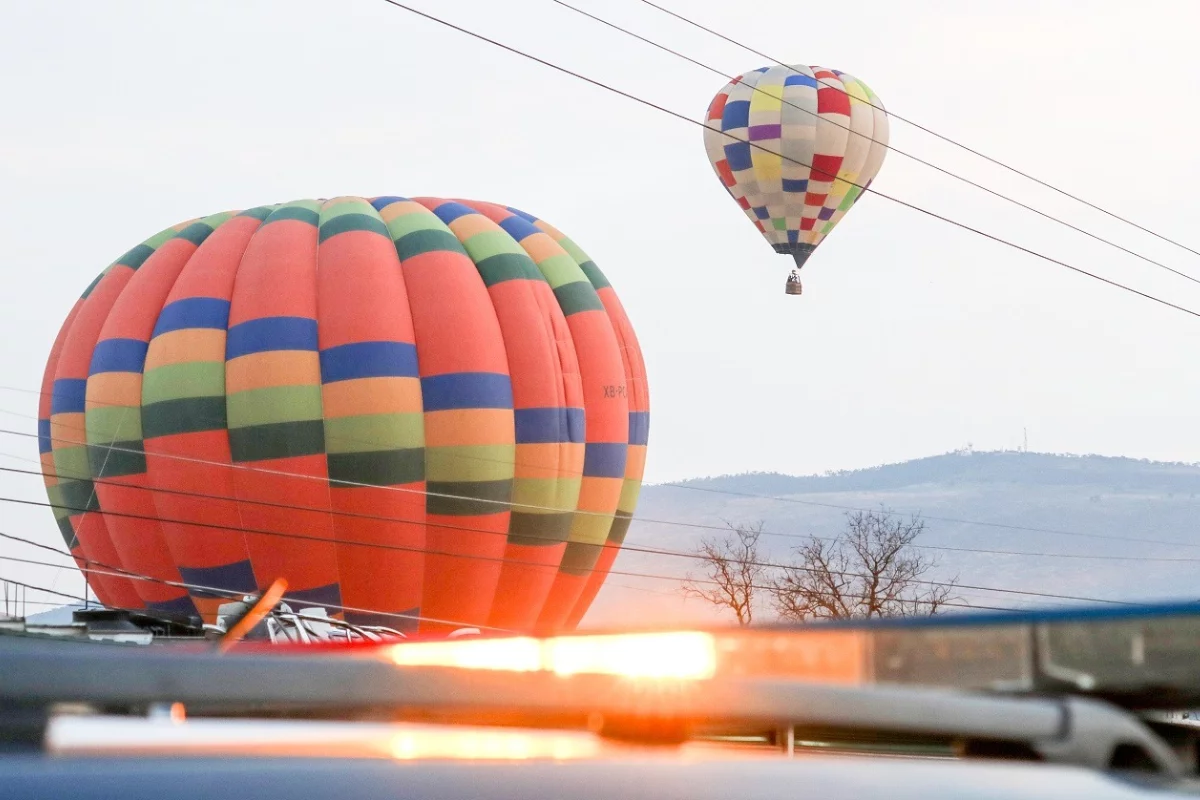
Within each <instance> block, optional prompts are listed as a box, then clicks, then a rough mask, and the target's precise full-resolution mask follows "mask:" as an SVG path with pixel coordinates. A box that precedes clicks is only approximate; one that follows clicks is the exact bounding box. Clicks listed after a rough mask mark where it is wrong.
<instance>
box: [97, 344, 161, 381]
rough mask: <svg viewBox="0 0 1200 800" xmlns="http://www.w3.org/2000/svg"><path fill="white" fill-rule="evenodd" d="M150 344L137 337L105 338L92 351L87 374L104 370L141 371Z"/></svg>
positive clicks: (99, 372)
mask: <svg viewBox="0 0 1200 800" xmlns="http://www.w3.org/2000/svg"><path fill="white" fill-rule="evenodd" d="M149 347H150V345H149V344H147V343H146V342H142V341H138V340H137V339H105V340H104V341H102V342H97V343H96V349H95V350H93V351H92V365H91V367H89V368H88V375H99V374H101V373H104V372H141V371H142V368H143V367H144V366H145V365H146V350H147V349H149Z"/></svg>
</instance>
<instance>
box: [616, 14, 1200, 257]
mask: <svg viewBox="0 0 1200 800" xmlns="http://www.w3.org/2000/svg"><path fill="white" fill-rule="evenodd" d="M640 2H641V3H643V4H645V5H647V6H650V7H651V8H654V9H656V10H658V11H660V12H661V13H663V14H666V15H667V16H669V17H673V18H675V19H677V20H679V21H680V22H683V23H685V24H687V25H690V26H691V27H693V28H696V29H698V30H701V31H704V32H705V33H707V34H710V35H712V36H715V37H717V38H718V39H721V40H722V41H725V42H727V43H729V44H731V45H733V46H734V47H738V48H740V49H742V50H744V51H746V52H747V53H752V54H753V55H756V56H758V57H759V58H765V59H766V60H768V61H771V62H773V63H775V64H778V65H779V66H781V67H786V68H788V69H791V67H790V65H788V64H786V63H784V62H783V61H780V60H779V59H777V58H775V57H774V56H770V55H767V54H766V53H764V52H762V51H761V50H757V49H755V48H753V47H751V46H750V45H747V44H744V43H742V42H740V41H738V40H737V39H734V38H732V37H730V36H727V35H725V34H723V33H721V32H720V31H717V30H714V29H712V28H710V27H707V26H705V25H702V24H700V23H699V22H696V21H695V20H692V19H689V18H688V17H686V16H684V15H683V14H680V13H679V12H677V11H672V10H671V9H669V8H666V7H664V6H661V5H659V4H658V3H655V2H653V0H640ZM823 85H825V86H829V87H830V88H834V89H836V88H838V87H837V86H836V85H834V84H829V83H824V84H823ZM869 104H870V105H871V106H872V107H873V108H877V109H879V110H880V111H884V112H885V113H887V115H888V116H889V117H892V118H894V119H898V120H900V121H901V122H903V123H905V124H907V125H911V126H912V127H914V128H916V129H917V130H919V131H922V132H923V133H926V134H929V135H930V136H933V137H934V138H936V139H940V140H941V141H943V142H946V143H947V144H950V145H953V146H954V147H957V148H959V149H960V150H963V151H965V152H967V153H970V154H971V155H973V156H975V157H977V158H981V159H983V160H984V161H987V162H989V163H991V164H994V165H995V166H997V167H1000V168H1002V169H1004V170H1007V171H1008V172H1011V173H1012V174H1014V175H1017V176H1019V177H1022V178H1024V179H1025V180H1028V181H1032V182H1033V183H1036V184H1038V185H1039V186H1042V187H1044V188H1046V189H1049V190H1051V191H1052V192H1055V193H1057V194H1059V195H1061V196H1063V197H1066V198H1068V199H1070V200H1073V201H1075V202H1076V203H1081V204H1082V205H1085V206H1087V207H1088V208H1091V209H1093V210H1094V211H1099V212H1100V213H1101V214H1104V215H1106V216H1108V217H1110V218H1112V219H1115V220H1118V221H1119V222H1123V223H1125V224H1126V225H1129V226H1131V227H1134V228H1137V229H1138V230H1140V231H1142V232H1143V233H1148V234H1150V235H1151V236H1153V237H1155V238H1156V239H1159V240H1161V241H1163V242H1166V243H1167V244H1172V245H1174V246H1175V247H1178V248H1180V249H1182V250H1186V251H1187V252H1189V253H1191V254H1192V255H1197V256H1200V250H1196V249H1194V248H1192V247H1189V246H1188V245H1186V244H1183V243H1182V242H1179V241H1176V240H1175V239H1172V238H1170V237H1168V236H1165V235H1163V234H1161V233H1157V232H1155V231H1153V230H1151V229H1150V228H1147V227H1146V226H1144V225H1141V224H1140V223H1137V222H1134V221H1133V220H1130V219H1128V218H1126V217H1123V216H1121V215H1119V214H1117V213H1115V212H1113V211H1109V210H1108V209H1106V208H1103V207H1102V206H1100V205H1097V204H1096V203H1093V202H1091V201H1090V200H1085V199H1084V198H1082V197H1079V196H1078V195H1075V194H1072V193H1071V192H1068V191H1067V190H1065V189H1062V188H1060V187H1058V186H1055V185H1054V184H1052V183H1050V182H1048V181H1044V180H1042V179H1041V178H1038V177H1036V176H1034V175H1031V174H1029V173H1027V172H1024V171H1022V170H1020V169H1018V168H1016V167H1014V166H1012V165H1010V164H1006V163H1005V162H1003V161H1001V160H1000V159H998V158H994V157H993V156H989V155H987V154H986V153H983V152H980V151H979V150H976V149H975V148H973V147H970V146H968V145H965V144H963V143H962V142H959V141H956V140H955V139H952V138H950V137H949V136H946V135H945V134H941V133H938V132H937V131H935V130H932V129H930V128H928V127H926V126H924V125H922V124H920V123H918V122H914V121H913V120H911V119H909V118H907V117H902V116H900V115H899V114H897V113H895V112H894V111H890V110H887V109H883V108H880V107H879V106H876V105H874V104H873V103H869Z"/></svg>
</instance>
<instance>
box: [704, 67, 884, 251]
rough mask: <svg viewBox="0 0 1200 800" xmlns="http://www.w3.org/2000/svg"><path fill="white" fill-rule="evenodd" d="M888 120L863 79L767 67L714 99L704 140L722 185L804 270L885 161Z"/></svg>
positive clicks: (830, 72)
mask: <svg viewBox="0 0 1200 800" xmlns="http://www.w3.org/2000/svg"><path fill="white" fill-rule="evenodd" d="M887 141H888V120H887V114H886V113H885V112H884V110H883V103H882V102H880V100H879V98H878V97H876V96H875V94H874V92H872V91H871V90H870V89H869V88H867V86H866V84H864V83H863V82H862V81H860V80H858V79H857V78H854V77H852V76H850V75H847V74H846V73H844V72H839V71H838V70H831V69H825V68H824V67H807V66H791V67H784V66H774V67H763V68H761V69H756V70H754V71H752V72H747V73H745V74H744V75H740V76H738V77H736V78H734V79H733V80H732V81H730V82H729V83H728V84H726V85H725V87H724V88H723V89H721V91H720V92H718V93H717V95H716V97H714V98H713V101H712V103H711V104H710V105H709V108H708V114H707V115H706V124H705V130H704V145H705V149H706V151H707V153H708V158H709V161H710V162H711V163H712V166H713V169H714V170H715V171H716V173H717V177H718V178H719V179H720V180H721V184H722V185H723V186H724V187H725V189H726V190H727V191H728V192H729V194H730V195H731V196H732V197H733V199H734V200H735V201H736V202H737V204H738V205H739V206H740V207H741V208H742V210H743V211H744V212H745V213H746V216H747V217H749V219H750V221H751V222H753V223H754V225H755V227H756V228H757V229H758V231H759V232H760V233H761V234H762V235H763V237H764V238H765V239H766V240H767V242H768V243H769V244H770V245H771V246H772V247H773V248H774V249H775V252H777V253H785V254H788V255H791V256H792V257H793V258H794V259H795V262H796V265H797V267H800V266H803V265H804V262H805V261H806V260H807V259H808V257H809V255H810V254H811V253H812V252H813V250H814V249H815V248H816V247H817V245H819V244H820V243H821V242H822V241H824V239H825V237H826V236H827V235H828V234H829V232H830V231H832V230H833V229H834V227H835V226H836V225H837V224H838V222H840V221H841V219H842V217H843V216H845V214H846V212H847V211H848V210H849V209H850V208H851V207H852V206H853V205H854V204H855V203H856V202H858V199H859V198H860V197H861V196H862V193H863V190H864V189H865V188H866V187H869V186H870V185H871V181H872V180H874V178H875V176H876V175H877V174H878V172H879V168H880V167H881V166H882V165H883V158H884V155H885V154H886V152H887Z"/></svg>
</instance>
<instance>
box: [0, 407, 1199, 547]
mask: <svg viewBox="0 0 1200 800" xmlns="http://www.w3.org/2000/svg"><path fill="white" fill-rule="evenodd" d="M0 435H12V436H22V437H29V438H33V437H34V436H35V434H28V433H24V432H21V431H12V430H9V429H4V428H0ZM55 441H65V442H67V443H69V444H76V445H79V444H82V443H81V442H77V441H74V440H63V439H61V438H57V439H55ZM90 446H91V447H96V448H104V447H114V448H115V449H118V450H122V451H126V452H132V453H136V454H141V453H143V452H144V451H142V450H138V449H136V448H125V447H120V446H114V445H90ZM0 455H6V456H8V457H10V458H17V459H20V460H25V461H31V462H32V459H22V458H21V457H19V456H13V455H11V454H7V453H3V452H0ZM156 457H162V458H167V459H176V460H181V461H185V462H193V463H200V464H203V465H205V466H213V467H220V468H229V467H230V466H231V465H230V464H228V463H222V462H217V461H212V460H208V459H198V458H193V457H188V456H182V455H177V454H163V455H161V456H156ZM238 466H240V467H241V468H242V469H245V470H247V471H250V472H255V471H257V468H256V467H254V466H253V465H238ZM0 472H8V473H13V474H25V475H30V476H36V477H43V478H45V477H54V478H63V479H65V480H79V478H78V477H77V476H74V475H68V476H60V475H58V474H57V473H56V472H53V471H47V470H46V469H45V468H42V469H39V470H23V469H18V468H16V467H0ZM264 474H268V475H274V476H281V475H282V476H286V477H294V478H299V479H303V480H307V481H312V482H320V483H322V484H329V485H337V482H336V481H335V480H334V479H327V478H322V477H319V476H313V475H309V474H303V473H295V472H289V471H286V470H274V469H273V470H265V471H264ZM88 480H90V481H92V483H93V484H94V485H107V484H111V485H114V486H122V487H125V488H129V484H127V483H122V482H121V481H119V480H110V479H104V478H88ZM660 485H661V486H666V487H669V488H682V489H698V490H700V491H706V490H705V489H703V488H701V487H693V486H689V485H687V484H660ZM354 486H359V484H354ZM143 488H144V490H145V491H151V488H150V487H143ZM360 488H361V487H360ZM373 488H378V489H382V490H397V491H403V492H404V493H406V494H416V495H421V496H424V497H436V498H442V499H446V498H449V499H457V500H467V501H471V502H487V503H490V504H494V505H496V506H497V508H498V509H499V510H508V509H509V508H511V507H518V508H523V509H525V510H533V511H546V512H551V513H572V514H579V515H594V516H603V517H605V518H612V517H613V516H614V515H613V514H606V513H604V512H599V511H587V510H575V509H569V508H559V507H553V506H545V505H538V504H516V503H511V502H507V501H502V500H486V501H485V500H478V499H477V498H473V497H470V496H468V495H462V494H452V493H447V492H435V491H430V490H428V489H413V488H408V487H394V486H379V487H373ZM153 491H155V492H158V493H161V494H171V495H180V496H185V497H197V498H200V499H207V500H221V501H225V502H235V503H242V504H248V505H258V506H265V507H273V508H283V509H288V510H294V511H302V512H311V513H314V514H328V515H330V516H331V517H346V518H351V519H366V520H373V521H379V522H395V523H410V524H415V523H419V522H422V521H421V520H415V519H405V518H401V517H393V516H387V515H380V514H369V513H364V512H355V511H345V510H342V509H336V508H333V507H332V506H329V507H316V506H301V505H297V504H294V503H280V502H277V501H267V500H256V499H251V498H241V497H237V496H229V495H217V494H212V493H209V492H189V491H186V490H183V489H168V488H158V487H155V488H154V489H153ZM707 491H713V492H715V493H718V494H730V495H732V496H738V497H756V498H759V499H764V500H772V501H780V502H791V501H794V502H797V503H801V504H804V505H815V506H819V507H829V508H836V509H841V510H847V511H857V512H860V513H867V512H872V511H874V509H867V508H862V507H856V506H845V505H838V504H833V503H821V502H819V501H807V500H800V499H798V498H784V497H771V496H768V495H751V494H747V493H743V492H727V491H724V490H707ZM918 516H920V517H922V518H923V519H931V520H941V521H950V522H955V523H959V524H966V523H970V522H971V521H970V520H961V519H954V518H949V517H929V516H925V515H923V514H919V515H918ZM628 519H629V520H630V521H631V522H634V521H636V522H640V523H643V524H649V525H665V526H672V527H680V528H689V529H694V530H703V531H717V532H722V533H725V532H728V531H729V529H730V526H729V524H728V523H726V525H724V526H721V525H713V524H707V523H700V522H687V521H684V520H670V519H654V518H650V517H645V516H637V515H636V514H631V515H630V516H629V517H628ZM977 524H980V525H989V524H991V523H986V522H977ZM995 525H997V526H1000V527H1015V526H1008V525H1003V524H1001V523H995ZM438 527H446V528H448V529H451V530H454V529H462V530H467V531H469V532H474V533H486V534H491V535H496V536H504V535H507V534H506V532H504V531H495V530H490V529H486V528H475V527H462V526H455V525H453V524H449V523H448V524H446V525H442V524H440V523H439V524H438ZM1027 530H1034V531H1040V532H1048V533H1050V532H1055V533H1059V534H1062V535H1072V532H1070V531H1053V530H1052V529H1037V528H1030V529H1027ZM760 533H761V535H763V536H768V537H775V538H784V539H798V540H809V539H819V540H824V541H833V537H828V536H817V535H815V534H799V533H784V532H781V531H761V532H760ZM1077 535H1079V536H1085V537H1088V538H1102V539H1112V540H1116V541H1127V542H1133V543H1138V544H1161V545H1167V546H1181V547H1200V545H1197V544H1191V543H1186V542H1173V541H1166V540H1150V539H1142V538H1137V537H1110V536H1105V535H1103V534H1083V533H1080V534H1077ZM912 546H913V547H914V548H916V549H923V550H938V551H947V552H966V553H980V554H987V555H1004V556H1021V557H1039V558H1069V559H1088V560H1101V561H1144V562H1157V563H1177V562H1183V563H1189V562H1197V561H1200V558H1179V557H1174V558H1173V557H1165V556H1122V555H1100V554H1095V553H1047V552H1028V551H1019V550H997V549H994V548H973V547H953V546H949V545H926V544H921V545H917V544H914V545H912ZM622 547H623V549H629V550H632V551H635V552H638V551H639V548H637V547H636V546H633V545H623V546H622ZM641 551H642V552H652V553H658V552H659V551H658V550H647V549H642V550H641Z"/></svg>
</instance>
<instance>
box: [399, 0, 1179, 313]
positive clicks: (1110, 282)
mask: <svg viewBox="0 0 1200 800" xmlns="http://www.w3.org/2000/svg"><path fill="white" fill-rule="evenodd" d="M383 2H384V3H387V4H388V5H390V6H392V7H394V8H399V9H401V10H403V11H407V12H409V13H410V14H413V15H415V16H418V17H421V18H423V19H426V20H429V21H430V22H434V23H437V24H438V25H442V26H444V27H446V28H450V29H451V30H455V31H458V32H459V33H461V34H463V35H465V36H470V37H471V38H474V39H478V40H479V41H481V42H486V43H487V44H490V45H492V46H494V47H498V48H500V49H502V50H505V51H507V52H509V53H512V54H514V55H518V56H520V57H522V58H525V59H528V60H530V61H533V62H536V63H538V64H542V65H543V66H546V67H549V68H550V69H553V70H555V71H557V72H560V73H562V74H564V75H567V76H569V77H572V78H575V79H577V80H581V81H583V82H585V83H588V84H591V85H592V86H596V87H597V88H600V89H604V90H605V91H607V92H610V93H612V94H615V95H618V96H620V97H624V98H626V99H627V100H631V101H633V102H635V103H639V104H641V105H644V106H646V107H647V108H651V109H654V110H656V111H659V112H660V113H663V114H666V115H668V116H671V117H674V118H675V119H678V120H681V121H683V122H686V123H688V124H690V125H696V126H699V127H701V128H706V129H707V127H708V126H707V125H706V124H705V123H704V122H701V121H699V120H696V119H693V118H692V117H689V116H688V115H686V114H681V113H680V112H678V111H674V110H672V109H670V108H667V107H666V106H664V105H661V104H659V103H655V102H654V101H652V100H647V99H645V98H644V97H639V96H638V95H636V94H633V93H631V92H627V91H625V90H624V89H618V88H617V87H615V86H612V85H611V84H607V83H605V82H603V81H601V80H598V79H596V78H591V77H589V76H587V75H584V74H583V73H580V72H576V71H574V70H571V69H569V68H567V67H564V66H562V65H560V64H556V63H554V62H553V61H549V60H547V59H544V58H541V57H540V56H535V55H533V54H532V53H527V52H525V51H524V50H521V49H520V48H517V47H514V46H513V45H509V44H505V43H504V42H501V41H499V40H497V39H492V38H491V37H488V36H485V35H484V34H482V33H477V32H475V31H473V30H470V29H469V28H465V27H463V26H461V25H457V24H455V23H453V22H450V21H449V20H446V19H443V18H441V17H438V16H436V15H434V14H430V13H428V12H425V11H421V10H420V9H417V8H414V7H412V6H409V5H406V4H404V3H402V2H400V0H383ZM723 135H724V136H726V137H728V138H729V139H732V140H733V141H736V142H740V143H742V144H745V145H747V146H748V147H751V148H753V149H755V150H759V151H761V152H763V153H766V154H768V155H771V156H774V157H776V158H780V159H783V160H784V161H788V162H790V163H793V164H799V165H800V166H802V167H805V168H807V169H813V165H812V164H810V163H805V162H804V161H801V160H799V159H796V158H792V157H791V156H787V155H784V154H783V153H780V152H778V151H776V150H772V149H771V148H769V147H766V146H765V145H763V144H761V143H759V142H754V141H751V140H750V139H748V138H747V139H743V138H741V137H738V136H734V135H732V134H729V133H725V134H723ZM843 180H844V179H843ZM845 183H846V184H847V185H849V186H854V187H857V188H859V189H861V190H862V191H863V192H870V193H872V194H875V195H878V196H879V197H882V198H884V199H885V200H890V201H891V202H893V203H896V204H897V205H900V206H903V207H904V208H908V209H910V210H912V211H916V212H918V213H921V214H924V215H926V216H928V217H930V218H932V219H936V220H939V221H941V222H945V223H947V224H949V225H953V226H954V227H956V228H960V229H962V230H965V231H968V232H970V233H974V234H975V235H977V236H981V237H983V238H985V239H988V240H990V241H993V242H996V243H998V244H1002V245H1005V246H1007V247H1010V248H1012V249H1014V250H1018V251H1020V252H1022V253H1025V254H1027V255H1031V256H1033V257H1035V258H1039V259H1041V260H1043V261H1045V262H1047V263H1050V264H1054V265H1056V266H1059V267H1063V268H1064V269H1068V270H1071V271H1072V272H1076V273H1078V274H1080V275H1084V276H1086V277H1089V278H1092V279H1093V280H1097V281H1100V282H1101V283H1104V284H1107V285H1109V286H1112V287H1114V288H1116V289H1120V290H1122V291H1125V292H1129V293H1131V294H1134V295H1137V296H1138V297H1142V298H1144V299H1146V300H1150V301H1152V302H1154V303H1157V304H1159V305H1162V306H1165V307H1167V308H1170V309H1173V310H1175V311H1179V312H1181V313H1184V314H1187V315H1189V316H1192V317H1198V318H1200V311H1195V310H1193V309H1190V308H1187V307H1185V306H1181V305H1179V304H1177V303H1172V302H1171V301H1169V300H1165V299H1163V298H1161V297H1157V296H1155V295H1152V294H1149V293H1147V292H1143V291H1141V290H1140V289H1135V288H1133V287H1132V286H1128V285H1126V284H1123V283H1121V282H1120V281H1115V280H1113V279H1111V278H1106V277H1104V276H1103V275H1099V274H1097V273H1095V272H1091V271H1089V270H1086V269H1084V268H1083V267H1077V266H1075V265H1074V264H1070V263H1068V262H1066V261H1063V260H1061V259H1058V258H1054V257H1053V256H1048V255H1046V254H1045V253H1041V252H1038V251H1037V250H1034V249H1032V248H1029V247H1026V246H1024V245H1021V244H1017V243H1016V242H1014V241H1012V240H1010V239H1005V238H1003V237H1002V236H998V235H996V234H993V233H988V232H987V231H984V230H982V229H980V228H976V227H974V226H972V225H968V224H967V223H965V222H960V221H958V220H956V219H952V218H950V217H947V216H945V215H944V214H939V213H937V212H936V211H931V210H930V209H927V208H923V207H922V206H919V205H917V204H915V203H911V202H909V201H907V200H903V199H901V198H899V197H896V196H895V195H890V194H887V193H885V192H881V191H880V190H879V189H877V188H875V187H874V186H870V187H867V186H865V185H863V184H859V183H856V182H854V181H850V180H846V181H845Z"/></svg>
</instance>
